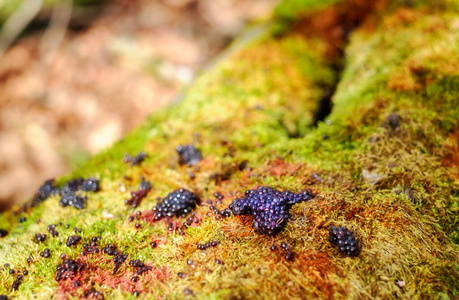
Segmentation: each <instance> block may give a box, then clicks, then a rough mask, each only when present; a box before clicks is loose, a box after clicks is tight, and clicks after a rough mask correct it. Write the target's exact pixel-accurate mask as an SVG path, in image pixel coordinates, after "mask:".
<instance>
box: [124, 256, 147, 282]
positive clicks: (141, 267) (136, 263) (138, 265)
mask: <svg viewBox="0 0 459 300" xmlns="http://www.w3.org/2000/svg"><path fill="white" fill-rule="evenodd" d="M129 265H130V266H132V267H133V268H134V269H135V272H134V276H133V277H132V278H131V281H132V282H137V281H138V280H139V276H141V275H143V273H146V272H148V271H150V270H151V269H152V267H151V266H146V265H145V264H144V263H143V262H141V261H140V260H139V259H135V260H131V261H130V262H129Z"/></svg>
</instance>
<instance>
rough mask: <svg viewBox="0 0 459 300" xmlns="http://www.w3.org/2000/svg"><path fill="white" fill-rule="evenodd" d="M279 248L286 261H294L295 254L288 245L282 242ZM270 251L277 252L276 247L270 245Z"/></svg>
mask: <svg viewBox="0 0 459 300" xmlns="http://www.w3.org/2000/svg"><path fill="white" fill-rule="evenodd" d="M280 247H281V249H282V250H284V251H285V256H284V257H285V259H286V260H290V261H293V260H294V259H295V252H293V251H292V248H291V247H290V245H289V244H287V243H286V242H282V243H281V244H280ZM270 249H271V251H276V250H277V247H276V245H271V247H270Z"/></svg>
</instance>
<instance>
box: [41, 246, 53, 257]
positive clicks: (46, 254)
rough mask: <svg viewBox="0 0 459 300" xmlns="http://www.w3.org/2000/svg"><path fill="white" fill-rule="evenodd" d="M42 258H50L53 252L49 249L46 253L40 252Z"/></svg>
mask: <svg viewBox="0 0 459 300" xmlns="http://www.w3.org/2000/svg"><path fill="white" fill-rule="evenodd" d="M40 256H41V257H44V258H50V257H51V250H49V248H46V249H45V250H44V251H42V252H40Z"/></svg>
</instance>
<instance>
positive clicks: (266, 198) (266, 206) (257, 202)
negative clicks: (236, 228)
mask: <svg viewBox="0 0 459 300" xmlns="http://www.w3.org/2000/svg"><path fill="white" fill-rule="evenodd" d="M312 198H314V194H313V193H312V191H311V190H305V191H303V192H300V193H298V194H296V193H292V192H290V191H285V192H280V191H277V190H275V189H273V188H271V187H259V188H257V189H255V190H247V191H246V192H245V197H244V198H242V199H239V198H236V199H235V200H234V201H233V202H232V203H231V204H230V205H229V208H230V209H231V211H232V212H233V214H235V215H247V214H250V215H252V216H253V217H254V220H253V223H252V225H253V227H254V228H255V229H256V230H257V231H258V232H259V233H261V234H266V235H275V234H277V233H279V232H280V231H281V230H282V229H283V228H284V226H285V225H286V224H287V221H288V219H289V218H290V213H289V210H290V207H291V206H292V205H294V204H296V203H300V202H303V201H307V200H310V199H312Z"/></svg>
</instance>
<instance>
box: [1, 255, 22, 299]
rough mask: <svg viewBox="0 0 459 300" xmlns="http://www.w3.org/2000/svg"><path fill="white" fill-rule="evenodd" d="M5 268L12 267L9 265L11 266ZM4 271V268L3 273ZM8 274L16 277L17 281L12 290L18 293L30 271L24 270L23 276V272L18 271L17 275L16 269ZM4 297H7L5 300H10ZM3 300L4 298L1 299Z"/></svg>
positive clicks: (7, 265)
mask: <svg viewBox="0 0 459 300" xmlns="http://www.w3.org/2000/svg"><path fill="white" fill-rule="evenodd" d="M4 267H5V268H6V269H8V268H10V265H9V264H5V265H4ZM3 270H4V269H3V268H2V269H1V271H3ZM8 273H9V274H10V275H13V276H15V275H16V280H14V281H13V284H12V285H11V289H12V290H13V291H17V290H18V289H19V286H20V285H21V283H22V280H23V279H24V276H27V275H28V274H29V271H27V270H24V271H23V272H22V273H23V274H21V271H17V273H16V271H15V270H14V269H9V271H8ZM0 296H3V295H0ZM4 297H5V298H3V299H8V298H7V297H6V296H4ZM1 299H2V298H1V297H0V300H1Z"/></svg>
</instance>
